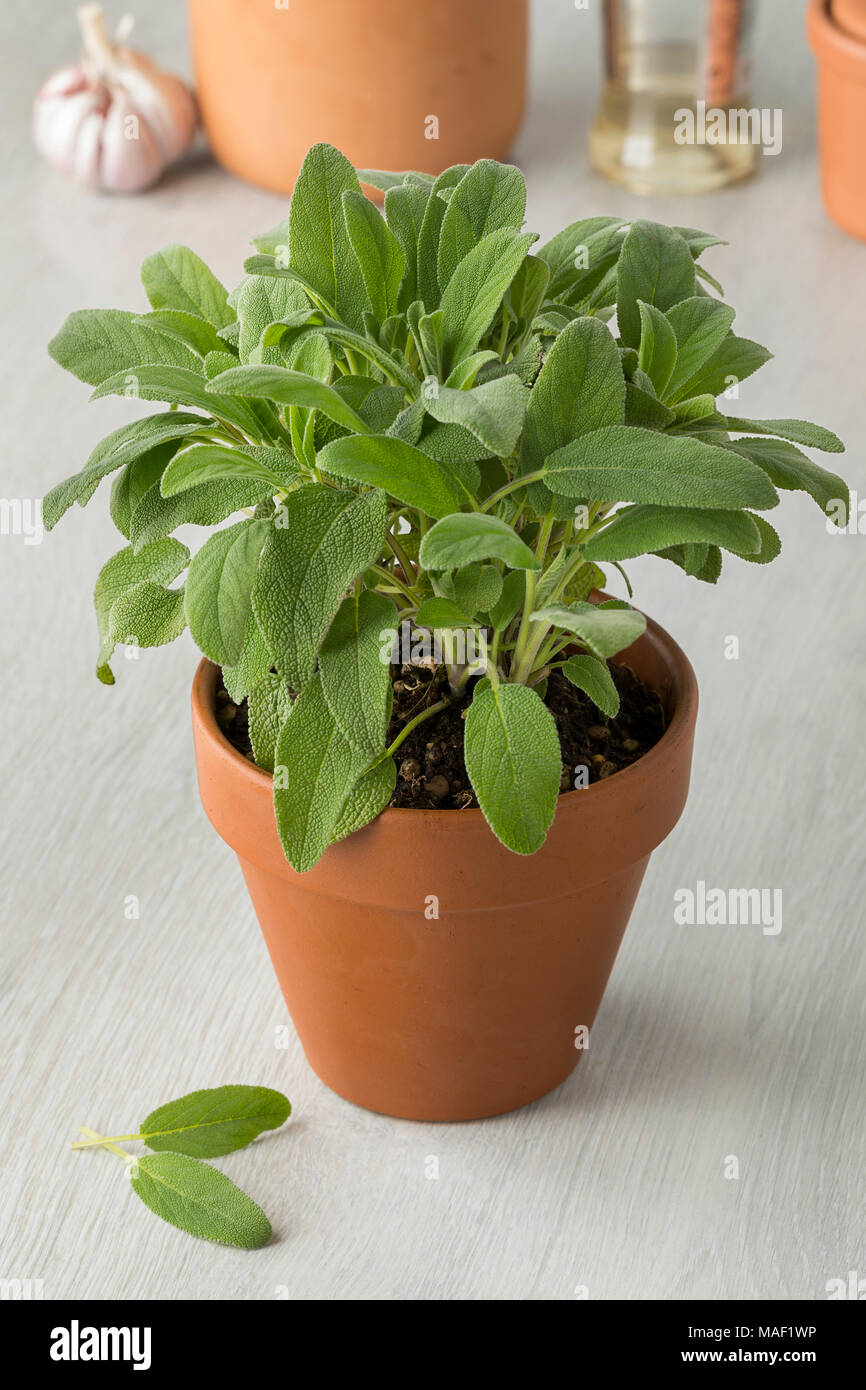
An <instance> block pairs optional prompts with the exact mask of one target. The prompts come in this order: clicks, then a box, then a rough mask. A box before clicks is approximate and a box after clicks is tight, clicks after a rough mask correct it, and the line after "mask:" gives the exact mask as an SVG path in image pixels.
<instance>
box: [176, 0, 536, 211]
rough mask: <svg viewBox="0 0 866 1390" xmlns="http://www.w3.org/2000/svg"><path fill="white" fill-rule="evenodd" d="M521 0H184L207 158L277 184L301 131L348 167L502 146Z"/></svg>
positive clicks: (457, 159)
mask: <svg viewBox="0 0 866 1390" xmlns="http://www.w3.org/2000/svg"><path fill="white" fill-rule="evenodd" d="M527 11H528V0H435V3H426V0H364V2H363V3H361V0H288V3H286V4H282V3H280V2H279V0H276V2H275V0H189V16H190V33H191V39H192V52H193V63H194V68H195V79H196V87H197V92H198V98H199V104H200V107H201V112H202V118H203V120H204V124H205V127H206V129H207V133H208V136H209V138H210V143H211V146H212V148H213V151H214V154H215V155H216V157H217V159H219V160H220V161H221V163H223V164H224V165H225V166H226V167H227V168H228V169H231V171H232V172H233V173H235V174H239V175H240V176H241V178H245V179H248V180H249V181H250V182H251V183H256V184H261V185H262V186H263V187H265V188H273V189H275V190H277V191H278V192H282V193H288V192H290V191H291V188H292V186H293V184H294V181H295V178H296V176H297V173H298V170H299V169H300V167H301V164H302V162H303V158H304V155H305V154H306V152H307V150H308V149H309V148H310V146H311V145H314V144H316V143H318V142H319V141H322V140H324V141H328V142H329V143H330V144H332V145H336V147H337V149H340V150H342V151H343V152H344V154H346V155H348V157H349V159H350V160H351V161H352V163H353V164H354V165H355V166H356V167H357V168H359V169H372V168H375V169H418V170H421V171H423V172H425V173H440V172H441V171H442V170H443V169H445V168H447V167H448V166H449V165H451V164H463V163H466V164H468V163H472V162H473V161H474V160H476V159H482V158H488V157H489V158H491V159H504V157H505V155H506V154H507V153H508V150H509V148H510V146H511V142H512V141H513V139H514V137H515V135H516V134H517V130H518V127H519V125H520V121H521V117H522V115H523V107H524V101H525V86H526V47H527Z"/></svg>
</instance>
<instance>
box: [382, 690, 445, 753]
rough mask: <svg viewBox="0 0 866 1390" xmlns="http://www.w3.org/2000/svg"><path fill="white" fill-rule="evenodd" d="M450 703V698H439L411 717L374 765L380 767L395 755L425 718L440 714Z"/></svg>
mask: <svg viewBox="0 0 866 1390" xmlns="http://www.w3.org/2000/svg"><path fill="white" fill-rule="evenodd" d="M450 703H451V702H450V700H437V702H436V704H435V705H430V707H429V709H425V710H422V711H421V713H420V714H416V716H415V718H414V719H410V720H409V723H408V724H404V726H403V728H402V729H401V730H400V732H399V734H398V735H397V737H396V738H395V739H394V742H393V743H392V744H391V746H390V748H386V749H385V752H384V753H383V754H382V756H381V757H380V758H377V759H376V762H375V763H374V764H373V766H374V767H378V766H379V763H383V762H384V761H385V759H386V758H390V757H393V756H394V754H395V753H396V751H397V749H398V748H399V747H400V744H401V743H405V741H406V739H407V738H408V737H409V735H410V734H411V732H412V730H413V729H417V727H418V725H419V724H423V723H424V720H425V719H429V718H430V716H431V715H433V714H438V713H439V711H440V710H443V709H447V708H448V706H449V704H450Z"/></svg>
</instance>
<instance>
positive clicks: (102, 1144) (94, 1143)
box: [69, 1125, 141, 1163]
mask: <svg viewBox="0 0 866 1390" xmlns="http://www.w3.org/2000/svg"><path fill="white" fill-rule="evenodd" d="M78 1132H79V1134H86V1135H88V1136H89V1137H88V1139H87V1140H86V1141H79V1142H78V1143H75V1144H70V1146H69V1147H70V1148H72V1149H110V1150H111V1152H112V1153H113V1154H118V1155H119V1156H120V1158H122V1159H124V1160H125V1161H126V1162H127V1163H129V1162H131V1161H132V1160H133V1159H134V1158H135V1155H134V1154H130V1153H127V1152H126V1149H120V1148H118V1146H117V1144H116V1143H115V1140H116V1139H124V1140H127V1141H128V1140H132V1139H140V1138H141V1135H140V1134H113V1135H112V1136H111V1138H110V1139H106V1138H104V1137H103V1135H101V1134H97V1133H96V1130H95V1129H88V1128H87V1126H86V1125H79V1126H78Z"/></svg>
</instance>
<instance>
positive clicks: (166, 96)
mask: <svg viewBox="0 0 866 1390" xmlns="http://www.w3.org/2000/svg"><path fill="white" fill-rule="evenodd" d="M78 21H79V24H80V26H81V32H82V37H83V40H84V57H83V58H82V61H81V62H80V63H76V64H73V65H72V66H70V67H66V68H61V69H60V71H59V72H56V73H55V74H54V75H53V76H52V77H50V78H49V79H48V81H47V82H45V83H43V85H42V87H41V88H40V90H39V92H38V93H37V96H36V101H35V104H34V110H33V139H34V142H35V144H36V148H37V149H38V150H39V152H40V154H42V155H43V156H44V158H45V159H47V160H48V161H49V163H51V164H53V165H54V166H55V167H56V168H59V169H61V170H63V172H65V173H67V174H69V175H71V176H72V177H73V178H75V179H77V180H78V182H79V183H83V184H85V185H86V186H87V187H88V188H98V189H104V190H105V191H106V192H112V193H138V192H140V191H141V190H142V189H145V188H149V187H150V186H151V184H154V183H155V182H156V181H157V179H158V178H159V177H160V175H161V174H162V172H163V170H164V169H165V168H166V166H167V165H168V164H171V163H173V162H174V161H175V160H176V159H179V158H180V156H181V155H182V154H183V153H184V152H185V151H186V150H187V149H188V147H189V145H190V143H191V142H192V139H193V137H194V135H195V131H196V126H197V124H198V114H197V110H196V104H195V98H194V97H193V95H192V93H191V91H190V90H189V88H188V87H187V86H186V84H185V83H184V82H183V81H181V79H180V78H179V77H175V76H174V75H173V74H172V73H167V72H164V71H163V70H162V69H161V68H159V67H157V65H156V64H155V63H153V62H151V60H150V59H149V58H146V57H144V56H143V55H142V54H140V53H134V52H132V51H131V50H130V49H128V48H125V47H121V46H119V45H116V44H113V43H112V42H111V40H110V38H109V36H108V32H107V30H106V27H105V19H104V16H103V14H102V10H101V8H100V7H99V5H95V4H88V5H82V6H81V7H80V8H79V10H78ZM127 27H128V26H127Z"/></svg>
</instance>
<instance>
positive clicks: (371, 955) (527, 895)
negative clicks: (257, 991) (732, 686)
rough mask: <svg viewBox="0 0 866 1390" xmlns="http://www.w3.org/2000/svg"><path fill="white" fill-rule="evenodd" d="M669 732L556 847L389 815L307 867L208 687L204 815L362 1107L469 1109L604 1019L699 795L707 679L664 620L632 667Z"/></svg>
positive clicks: (286, 984)
mask: <svg viewBox="0 0 866 1390" xmlns="http://www.w3.org/2000/svg"><path fill="white" fill-rule="evenodd" d="M619 659H621V660H623V661H625V662H627V664H628V665H630V666H631V667H632V669H633V670H634V671H636V672H637V674H638V675H640V676H641V677H642V679H643V680H644V681H646V682H647V683H648V684H649V685H651V686H652V687H654V688H655V689H656V690H657V691H658V692H659V694H660V695H661V698H662V701H663V703H664V706H665V709H666V713H667V719H668V724H667V729H666V731H665V733H664V735H663V737H662V738H661V740H660V741H659V742H658V743H657V744H656V745H655V747H654V748H652V749H651V750H650V752H649V753H647V754H646V755H645V756H644V757H643V758H641V759H640V760H639V761H638V762H636V763H634V764H633V765H632V766H631V767H628V768H626V769H625V770H624V771H622V772H619V773H617V774H616V775H615V776H613V777H610V778H609V779H608V780H607V781H604V782H598V783H596V784H594V785H592V786H590V787H587V788H586V789H584V790H578V791H573V792H569V793H566V794H565V795H564V796H561V797H560V799H559V805H558V809H557V813H556V817H555V820H554V823H553V826H552V827H551V830H550V834H549V835H548V838H547V842H546V843H545V845H544V846H543V848H542V849H541V850H539V852H538V853H537V854H535V855H532V856H530V857H526V858H524V857H522V856H520V855H516V854H512V853H511V852H510V851H509V850H507V849H505V848H504V847H503V846H502V845H501V844H500V843H499V841H498V840H496V839H495V838H494V836H493V834H492V832H491V831H490V830H489V828H488V826H487V823H486V821H485V820H484V817H483V815H482V814H481V812H480V811H478V810H467V811H414V810H386V811H385V812H383V814H382V815H381V816H379V818H378V819H377V820H376V821H374V822H373V823H372V824H371V825H369V826H367V827H366V829H364V830H361V831H359V832H358V833H357V834H355V835H352V836H351V837H350V838H349V839H347V840H344V841H342V842H341V843H340V844H337V845H332V846H331V847H330V849H328V850H327V852H326V853H325V855H324V857H323V858H322V859H321V860H320V862H319V863H318V864H317V865H316V867H315V868H314V869H312V870H311V871H310V872H309V873H307V874H303V875H302V874H298V873H296V872H295V871H294V870H293V869H292V868H291V867H290V865H289V864H288V863H287V862H286V859H285V857H284V855H283V851H282V848H281V846H280V842H279V839H278V836H277V830H276V825H275V823H274V813H273V807H272V778H271V777H270V775H269V774H268V773H266V772H263V771H262V770H261V769H259V768H257V767H255V766H254V765H253V764H252V763H250V762H248V761H247V760H246V759H245V758H243V757H242V756H241V755H240V754H239V753H237V752H236V751H235V750H234V749H233V748H232V747H231V745H230V744H229V743H228V742H227V740H226V739H225V738H224V736H223V734H222V732H221V731H220V728H219V726H218V724H217V722H216V717H215V715H214V698H215V693H216V684H217V677H218V670H217V668H216V667H215V666H213V665H211V663H210V662H208V661H202V663H201V665H200V666H199V668H198V672H197V674H196V678H195V683H194V685H193V693H192V712H193V728H194V736H195V749H196V761H197V764H198V779H199V788H200V791H201V797H202V801H203V803H204V808H205V811H206V812H207V815H208V816H209V818H210V820H211V822H212V823H213V825H214V826H215V828H216V830H217V831H218V832H219V834H220V835H221V836H222V838H223V839H224V840H225V841H226V842H227V843H228V844H229V845H230V846H231V847H232V849H234V850H235V852H236V853H237V856H238V858H239V860H240V864H241V868H242V870H243V873H244V877H245V879H246V882H247V887H248V888H249V891H250V896H251V897H252V900H253V905H254V907H255V910H256V913H257V915H258V919H259V922H260V924H261V927H262V931H263V933H264V936H265V941H266V942H267V946H268V950H269V952H270V955H271V959H272V961H273V964H274V968H275V970H276V972H277V976H278V978H279V981H280V985H281V986H282V990H283V994H284V995H285V999H286V1003H287V1005H288V1008H289V1012H290V1014H291V1016H292V1020H293V1022H294V1025H295V1027H296V1029H297V1031H298V1036H299V1037H300V1040H301V1043H302V1044H303V1047H304V1051H305V1053H306V1055H307V1059H308V1061H309V1062H310V1065H311V1066H312V1067H313V1069H314V1071H315V1072H316V1073H317V1074H318V1075H319V1077H320V1078H321V1079H322V1080H323V1081H324V1082H325V1083H326V1085H328V1086H330V1087H331V1088H332V1090H334V1091H336V1092H338V1094H339V1095H341V1096H344V1097H345V1098H346V1099H347V1100H350V1101H354V1103H355V1104H356V1105H362V1106H366V1107H367V1108H368V1109H370V1110H377V1111H381V1112H383V1113H385V1114H388V1115H396V1116H400V1117H402V1118H405V1119H413V1120H470V1119H479V1118H481V1117H482V1116H485V1115H495V1114H499V1113H501V1112H503V1111H506V1110H512V1109H515V1108H517V1107H518V1106H521V1105H526V1104H527V1103H528V1102H529V1101H532V1100H536V1099H537V1098H538V1097H539V1096H542V1095H544V1094H545V1093H546V1092H548V1091H550V1090H552V1089H553V1088H554V1087H555V1086H558V1085H559V1084H560V1082H562V1081H564V1080H565V1078H566V1077H567V1076H568V1075H569V1073H570V1072H571V1071H572V1070H573V1069H574V1067H575V1066H576V1064H577V1062H578V1061H579V1059H580V1056H581V1052H580V1050H579V1049H578V1047H576V1046H575V1043H576V1042H579V1041H580V1040H581V1034H580V1033H579V1032H578V1030H579V1029H581V1028H591V1026H592V1024H593V1021H594V1019H595V1016H596V1012H597V1010H598V1007H599V1004H600V1003H601V997H602V994H603V993H604V989H605V986H606V984H607V980H608V976H609V975H610V972H611V969H612V967H613V963H614V959H615V957H616V953H617V950H618V949H619V944H620V941H621V940H622V936H623V933H624V931H625V928H626V925H627V923H628V919H629V916H630V915H631V910H632V907H633V906H634V902H635V898H636V897H637V893H638V890H639V888H640V885H641V880H642V879H643V876H644V872H645V870H646V867H647V864H648V862H649V857H650V854H651V853H652V851H653V850H654V849H655V847H656V846H657V845H658V844H660V843H661V841H662V840H663V839H664V838H665V836H666V835H667V834H668V833H669V832H670V831H671V830H672V829H673V827H674V825H675V824H676V822H677V820H678V819H679V816H680V813H681V812H682V809H683V806H684V805H685V801H686V794H687V791H688V784H689V772H690V767H691V756H692V741H693V737H694V727H695V717H696V714H697V702H698V696H697V685H696V682H695V676H694V672H693V671H692V668H691V666H690V664H689V662H688V660H687V659H686V657H685V655H684V654H683V652H682V651H681V650H680V649H679V647H678V646H677V645H676V643H675V642H674V641H673V640H672V639H671V638H670V637H669V636H668V635H667V633H665V632H664V631H663V630H662V629H661V628H660V627H658V626H657V625H656V624H655V623H653V622H650V623H649V624H648V627H647V631H646V632H645V634H644V635H643V636H642V637H641V638H640V639H639V641H637V642H636V643H635V644H634V645H633V646H632V647H630V648H629V649H628V651H627V652H625V653H623V654H622V656H621V658H619Z"/></svg>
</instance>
